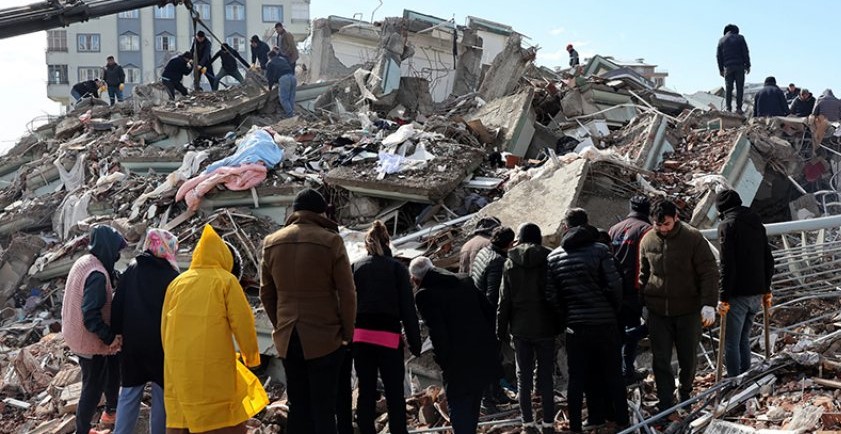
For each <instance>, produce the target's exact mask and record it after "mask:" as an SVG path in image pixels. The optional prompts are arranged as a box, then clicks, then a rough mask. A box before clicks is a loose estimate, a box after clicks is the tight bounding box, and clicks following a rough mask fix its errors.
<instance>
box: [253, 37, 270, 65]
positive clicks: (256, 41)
mask: <svg viewBox="0 0 841 434" xmlns="http://www.w3.org/2000/svg"><path fill="white" fill-rule="evenodd" d="M269 51H271V48H269V44H267V43H265V42H263V41H261V40H260V37H259V36H257V35H252V36H251V67H252V68H255V67H256V66H257V63H258V62H259V64H260V69H266V63H269Z"/></svg>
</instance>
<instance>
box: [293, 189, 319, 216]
mask: <svg viewBox="0 0 841 434" xmlns="http://www.w3.org/2000/svg"><path fill="white" fill-rule="evenodd" d="M292 210H293V211H311V212H314V213H316V214H321V213H323V212H326V211H327V201H326V200H324V196H322V195H321V193H319V192H317V191H315V190H313V189H311V188H308V189H306V190H302V191H301V192H300V193H298V195H297V196H295V200H294V201H293V202H292Z"/></svg>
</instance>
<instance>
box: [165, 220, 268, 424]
mask: <svg viewBox="0 0 841 434" xmlns="http://www.w3.org/2000/svg"><path fill="white" fill-rule="evenodd" d="M233 264H234V260H233V256H232V255H231V252H230V250H228V247H227V246H226V245H225V242H224V241H223V240H222V238H221V237H219V235H217V234H216V231H214V230H213V228H211V227H210V226H209V225H207V226H205V227H204V232H203V233H202V236H201V239H200V240H199V242H198V244H197V245H196V249H195V251H194V252H193V260H192V263H191V264H190V269H189V271H187V272H185V273H182V274H181V275H180V276H178V277H177V278H176V279H175V280H173V281H172V283H171V284H170V285H169V288H168V289H167V293H166V299H165V300H164V308H163V316H162V319H161V336H162V337H163V345H164V403H165V407H166V416H167V421H166V426H167V433H168V434H186V433H188V432H189V433H211V432H212V433H215V434H222V433H225V434H228V433H231V434H234V433H245V432H246V428H245V422H246V421H247V420H248V419H249V418H251V417H252V416H254V415H255V414H257V413H258V412H259V411H260V410H262V409H263V408H264V407H265V406H266V405H267V404H268V397H267V396H266V392H265V391H264V390H263V387H262V386H261V385H260V382H259V380H257V377H255V376H254V374H252V373H251V371H249V370H248V369H246V368H245V366H248V367H255V366H258V365H259V364H260V352H259V349H258V346H257V334H256V331H255V328H254V315H253V314H252V312H251V306H250V305H249V304H248V301H247V300H246V298H245V293H244V292H243V290H242V287H240V285H239V282H238V281H237V279H236V277H234V276H233V275H232V274H231V268H232V267H233ZM232 334H233V336H234V338H236V341H237V344H238V346H239V349H240V352H241V353H242V359H243V361H244V362H245V366H242V364H241V363H239V362H237V360H236V351H235V350H234V344H233V341H232V340H231V335H232Z"/></svg>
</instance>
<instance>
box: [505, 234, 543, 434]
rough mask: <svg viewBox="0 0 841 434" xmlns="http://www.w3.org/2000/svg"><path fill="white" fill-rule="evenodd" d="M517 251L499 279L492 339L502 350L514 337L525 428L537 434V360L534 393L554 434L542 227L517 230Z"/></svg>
mask: <svg viewBox="0 0 841 434" xmlns="http://www.w3.org/2000/svg"><path fill="white" fill-rule="evenodd" d="M517 232H518V234H517V246H516V247H514V248H513V249H511V250H509V251H508V260H506V261H505V268H504V270H503V273H502V286H501V288H500V293H499V307H498V308H497V316H496V334H497V337H498V338H499V340H500V342H501V343H502V344H503V345H505V344H507V343H508V342H509V341H510V340H511V335H513V336H514V352H515V354H516V357H517V391H518V397H519V400H520V411H521V412H522V414H523V427H524V428H526V429H527V430H531V431H533V430H536V429H537V427H538V424H536V423H535V421H534V415H533V411H532V406H531V391H532V387H533V386H532V385H533V383H534V367H535V359H536V360H537V390H538V392H540V402H541V404H542V406H543V421H542V422H541V423H540V428H541V430H542V431H543V432H544V433H552V432H554V428H553V427H554V422H553V420H554V415H555V401H554V393H555V392H554V385H553V379H552V370H553V369H554V365H555V335H556V328H555V315H554V313H553V312H552V308H551V307H550V306H549V303H547V302H546V295H545V294H546V257H547V256H549V252H550V250H549V249H548V248H546V247H543V246H542V245H541V244H542V242H543V235H542V234H541V233H540V227H539V226H537V225H536V224H533V223H525V224H523V225H522V226H520V228H519V229H518V231H517Z"/></svg>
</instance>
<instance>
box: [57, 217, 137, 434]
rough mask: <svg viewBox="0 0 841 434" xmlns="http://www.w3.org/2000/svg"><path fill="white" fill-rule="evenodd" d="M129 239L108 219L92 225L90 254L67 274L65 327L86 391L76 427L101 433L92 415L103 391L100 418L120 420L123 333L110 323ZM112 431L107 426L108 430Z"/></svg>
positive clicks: (83, 431) (83, 432)
mask: <svg viewBox="0 0 841 434" xmlns="http://www.w3.org/2000/svg"><path fill="white" fill-rule="evenodd" d="M125 247H126V240H125V239H124V238H123V237H122V235H120V234H119V232H117V230H116V229H114V228H112V227H111V226H107V225H100V226H95V227H94V228H93V229H91V232H90V238H89V244H88V254H86V255H84V256H82V257H81V258H79V259H78V260H76V262H75V263H74V264H73V267H72V268H71V269H70V273H69V274H68V275H67V283H66V284H65V287H64V299H63V302H62V307H61V329H62V333H63V334H64V339H65V341H66V342H67V346H68V347H70V351H72V352H73V353H74V354H76V355H77V356H79V367H81V369H82V393H81V394H80V395H79V405H78V407H77V408H76V433H79V434H88V432H90V433H91V434H97V433H99V432H100V431H97V430H92V429H91V419H93V415H94V413H95V412H96V408H97V406H99V401H100V399H101V398H102V395H103V394H104V395H105V411H103V413H102V417H101V418H100V422H101V423H103V424H113V423H114V421H115V420H116V413H117V405H118V394H119V390H120V361H119V358H118V355H117V352H118V351H120V349H121V345H122V337H121V336H119V335H118V334H117V333H116V332H115V331H114V329H113V328H112V327H111V302H112V297H113V292H114V285H115V284H116V280H117V273H116V271H115V270H114V264H115V263H116V262H117V261H118V260H119V259H120V250H122V249H124V248H125ZM105 432H107V431H105Z"/></svg>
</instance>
